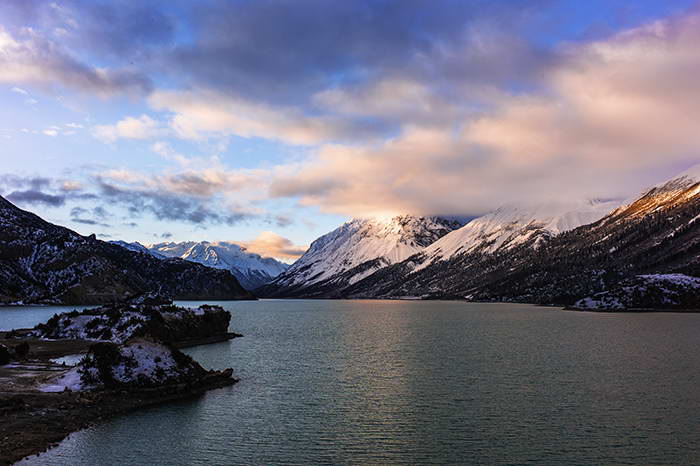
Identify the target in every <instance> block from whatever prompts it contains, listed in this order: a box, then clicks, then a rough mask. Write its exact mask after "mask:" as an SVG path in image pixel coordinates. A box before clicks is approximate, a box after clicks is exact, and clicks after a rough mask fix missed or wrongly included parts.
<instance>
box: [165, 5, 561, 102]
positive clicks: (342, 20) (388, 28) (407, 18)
mask: <svg viewBox="0 0 700 466" xmlns="http://www.w3.org/2000/svg"><path fill="white" fill-rule="evenodd" d="M548 3H550V2H548V1H543V0H510V1H502V2H493V1H485V0H471V1H466V0H442V1H431V2H427V1H423V0H400V1H397V0H380V1H376V0H355V1H352V2H334V1H327V0H307V1H304V2H298V1H277V0H260V1H255V2H249V1H239V2H230V1H210V2H207V3H206V7H202V6H201V3H200V4H198V5H197V8H196V11H194V12H193V19H194V22H193V24H194V27H195V30H196V31H197V33H198V36H197V40H196V41H194V42H193V43H192V44H191V45H185V46H180V47H178V48H177V49H176V51H175V53H174V55H173V60H172V63H173V66H174V67H177V69H178V70H181V71H184V72H187V73H189V74H190V76H191V78H192V80H193V82H194V83H196V84H197V85H206V86H212V87H216V88H219V89H224V90H232V91H233V92H235V93H237V94H241V95H246V96H248V97H254V98H256V99H258V100H274V101H275V102H277V103H279V102H280V101H297V102H298V101H299V99H304V98H306V97H308V96H309V95H310V94H312V93H314V92H317V91H318V90H320V89H325V88H329V87H333V86H335V85H339V84H341V83H342V84H347V83H351V82H361V81H365V80H373V79H376V78H377V77H378V76H379V75H382V74H399V73H400V74H401V75H403V76H421V77H431V78H432V79H436V80H440V81H445V78H449V77H452V78H458V79H460V80H461V81H464V80H469V79H475V80H479V81H484V80H487V81H489V82H493V81H494V80H495V79H499V80H502V79H504V78H506V75H504V72H505V71H512V70H514V69H516V68H517V69H518V70H519V76H520V77H521V78H523V77H524V76H525V75H527V74H529V72H530V70H532V69H533V68H536V67H537V66H540V65H541V64H542V62H543V61H544V59H543V57H537V55H538V54H539V53H540V52H538V51H537V50H536V48H535V47H532V46H529V45H527V44H526V43H524V42H520V41H519V40H517V39H516V37H517V36H516V34H517V33H518V32H519V31H521V30H522V27H521V24H522V23H523V22H524V19H525V18H527V17H531V13H532V12H533V11H536V10H537V9H538V8H541V7H542V6H543V5H545V4H548ZM494 52H499V53H500V55H496V54H494ZM533 58H539V59H536V60H533ZM507 77H508V79H512V73H507Z"/></svg>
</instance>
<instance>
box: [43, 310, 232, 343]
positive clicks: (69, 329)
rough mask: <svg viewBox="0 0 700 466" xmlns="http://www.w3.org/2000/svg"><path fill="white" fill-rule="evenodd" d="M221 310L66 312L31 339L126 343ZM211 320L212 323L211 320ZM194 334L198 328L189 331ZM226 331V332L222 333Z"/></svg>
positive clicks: (195, 321)
mask: <svg viewBox="0 0 700 466" xmlns="http://www.w3.org/2000/svg"><path fill="white" fill-rule="evenodd" d="M224 312H225V311H223V310H222V309H221V308H218V307H211V306H202V307H199V308H196V309H191V308H182V307H176V306H172V305H165V306H137V305H124V306H118V307H111V308H110V307H104V308H97V309H88V310H85V311H82V312H78V311H72V312H64V313H61V314H57V315H55V316H53V317H52V318H51V319H50V320H49V321H48V322H47V323H46V324H39V325H37V326H36V327H35V329H34V330H33V331H32V333H31V335H32V336H34V337H37V338H45V339H51V340H91V341H110V342H113V343H124V342H126V341H127V340H129V339H131V338H133V337H134V336H136V335H142V334H143V333H145V331H146V329H147V327H148V326H149V325H152V323H153V322H154V320H155V326H156V327H158V328H161V327H164V326H166V327H167V326H171V327H172V326H175V325H177V323H178V321H182V322H187V325H189V326H191V327H194V326H196V325H197V324H198V323H201V322H203V319H204V317H203V316H205V315H206V314H214V313H224ZM210 320H212V319H210ZM190 330H191V332H195V330H196V329H195V328H191V329H190ZM222 331H224V332H225V331H226V329H225V328H224V329H222Z"/></svg>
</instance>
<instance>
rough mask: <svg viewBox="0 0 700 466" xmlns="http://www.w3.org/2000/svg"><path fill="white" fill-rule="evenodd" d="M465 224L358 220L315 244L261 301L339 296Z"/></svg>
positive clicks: (264, 290)
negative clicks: (291, 297) (282, 298)
mask: <svg viewBox="0 0 700 466" xmlns="http://www.w3.org/2000/svg"><path fill="white" fill-rule="evenodd" d="M464 223H465V222H464V220H461V219H453V218H452V219H451V218H442V217H416V216H410V215H403V216H396V217H386V218H381V217H373V218H363V219H353V220H351V221H350V222H347V223H345V224H344V225H342V226H341V227H339V228H337V229H336V230H333V231H332V232H330V233H328V234H326V235H324V236H321V237H320V238H318V239H317V240H316V241H314V242H313V243H312V244H311V246H310V247H309V250H308V251H306V253H305V254H304V255H303V256H302V257H300V258H299V259H298V260H297V261H296V262H295V263H294V264H293V265H292V266H291V267H290V268H289V269H288V270H287V271H285V272H284V273H282V274H281V275H280V276H279V277H277V278H276V279H275V280H274V281H273V282H271V283H270V284H268V285H266V286H264V287H262V288H260V289H258V290H256V293H261V296H334V295H337V294H338V293H339V292H340V291H341V290H342V289H343V288H344V287H346V286H349V285H352V284H353V283H355V282H357V281H359V280H361V279H363V278H364V277H366V276H368V275H371V274H372V273H374V272H375V271H377V270H379V269H381V268H383V267H386V266H389V265H391V264H395V263H397V262H401V261H403V260H404V259H406V258H408V257H410V256H412V255H413V254H415V253H416V252H418V251H421V250H422V249H423V248H425V247H426V246H428V245H430V244H432V243H433V242H435V241H436V240H438V239H439V238H441V237H443V236H445V235H446V234H447V233H449V232H451V231H453V230H455V229H456V228H459V227H461V226H463V225H464Z"/></svg>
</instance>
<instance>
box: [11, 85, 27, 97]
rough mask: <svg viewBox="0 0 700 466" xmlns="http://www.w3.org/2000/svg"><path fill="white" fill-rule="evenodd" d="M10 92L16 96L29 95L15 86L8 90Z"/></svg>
mask: <svg viewBox="0 0 700 466" xmlns="http://www.w3.org/2000/svg"><path fill="white" fill-rule="evenodd" d="M10 90H11V91H12V92H16V93H18V94H22V95H29V92H27V91H26V90H24V89H22V88H21V87H17V86H15V87H13V88H12V89H10Z"/></svg>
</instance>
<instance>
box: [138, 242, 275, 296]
mask: <svg viewBox="0 0 700 466" xmlns="http://www.w3.org/2000/svg"><path fill="white" fill-rule="evenodd" d="M145 248H146V249H147V251H149V252H150V253H151V254H157V255H160V256H163V257H178V258H180V259H184V260H187V261H190V262H196V263H199V264H202V265H206V266H208V267H213V268H216V269H223V270H228V271H229V272H231V274H233V275H234V276H235V277H236V279H237V280H238V281H239V282H240V283H241V285H242V286H243V287H244V288H246V289H248V290H252V289H255V288H258V287H260V286H262V285H265V284H266V283H269V282H270V281H272V280H273V279H274V278H275V277H277V276H278V275H280V274H281V273H283V272H284V271H285V270H287V269H288V268H289V266H288V265H287V264H285V263H283V262H280V261H278V260H277V259H274V258H272V257H263V256H261V255H260V254H256V253H252V252H249V251H248V250H247V249H246V248H245V247H244V246H241V245H239V244H237V243H234V242H230V241H214V242H210V241H183V242H180V243H174V242H163V243H155V244H151V245H148V246H145Z"/></svg>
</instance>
